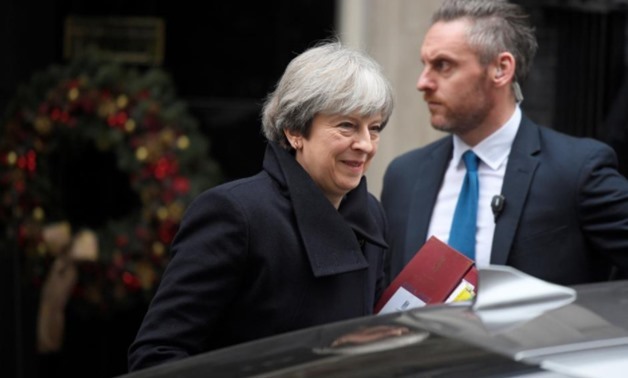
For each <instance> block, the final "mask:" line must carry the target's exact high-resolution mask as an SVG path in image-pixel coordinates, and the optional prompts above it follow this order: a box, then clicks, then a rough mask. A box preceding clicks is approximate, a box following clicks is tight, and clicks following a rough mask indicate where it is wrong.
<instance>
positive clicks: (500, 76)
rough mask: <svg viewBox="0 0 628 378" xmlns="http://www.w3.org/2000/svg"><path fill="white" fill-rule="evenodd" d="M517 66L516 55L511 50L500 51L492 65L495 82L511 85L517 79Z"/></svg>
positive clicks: (499, 84)
mask: <svg viewBox="0 0 628 378" xmlns="http://www.w3.org/2000/svg"><path fill="white" fill-rule="evenodd" d="M515 68H516V62H515V57H514V56H513V55H512V54H511V53H509V52H503V53H500V54H499V55H498V56H497V59H496V60H495V62H494V63H493V65H492V67H491V70H492V78H493V82H494V83H495V84H497V85H498V86H503V85H510V83H511V82H513V81H515Z"/></svg>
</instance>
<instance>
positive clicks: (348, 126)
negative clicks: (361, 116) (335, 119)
mask: <svg viewBox="0 0 628 378" xmlns="http://www.w3.org/2000/svg"><path fill="white" fill-rule="evenodd" d="M339 126H340V127H341V128H343V129H353V124H352V123H351V122H342V123H341V124H340V125H339Z"/></svg>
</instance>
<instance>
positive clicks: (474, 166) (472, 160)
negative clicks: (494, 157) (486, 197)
mask: <svg viewBox="0 0 628 378" xmlns="http://www.w3.org/2000/svg"><path fill="white" fill-rule="evenodd" d="M462 160H464V165H465V166H466V167H467V171H471V172H477V170H478V160H479V159H478V156H477V155H476V154H475V153H474V152H473V151H471V150H468V151H467V152H465V153H464V154H462Z"/></svg>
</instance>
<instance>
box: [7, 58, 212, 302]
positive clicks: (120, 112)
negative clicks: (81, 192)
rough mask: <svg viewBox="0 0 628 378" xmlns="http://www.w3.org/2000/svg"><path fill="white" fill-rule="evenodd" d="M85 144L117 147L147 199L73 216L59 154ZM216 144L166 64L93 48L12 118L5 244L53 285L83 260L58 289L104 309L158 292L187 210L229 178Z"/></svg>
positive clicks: (19, 97) (26, 88)
mask: <svg viewBox="0 0 628 378" xmlns="http://www.w3.org/2000/svg"><path fill="white" fill-rule="evenodd" d="M77 145H80V146H87V147H86V148H83V151H84V150H85V149H87V150H95V151H97V152H98V153H103V154H111V155H113V156H114V160H115V164H116V166H117V170H118V171H119V172H121V173H122V174H123V177H125V180H127V181H128V187H130V190H131V191H132V192H133V193H134V194H135V196H136V198H137V199H138V200H137V206H132V207H131V208H130V209H127V210H128V211H125V212H123V215H122V216H119V217H115V218H112V219H108V220H107V221H106V222H105V224H104V225H102V226H101V227H99V228H98V229H89V228H81V229H77V226H76V225H74V224H72V222H71V221H69V220H68V219H69V218H68V215H67V214H68V210H69V209H66V208H63V206H62V204H63V201H60V197H61V194H62V192H63V190H64V189H67V188H63V185H61V187H60V186H59V180H58V179H57V178H55V177H53V176H54V175H55V174H57V173H58V169H56V170H54V169H53V163H51V161H53V160H54V159H53V157H54V156H57V155H58V154H59V153H60V151H64V150H67V149H68V148H74V147H75V146H77ZM207 148H208V143H207V138H206V136H204V135H202V134H201V133H200V131H199V130H198V125H197V122H196V121H195V119H194V118H193V117H192V116H191V115H190V114H189V112H188V109H187V106H186V104H185V103H184V102H182V101H181V100H179V99H177V97H176V95H175V90H174V87H173V84H172V80H171V78H170V77H169V75H167V74H166V73H165V72H164V71H163V70H161V69H159V68H143V69H141V68H140V67H129V66H124V65H122V64H119V63H116V62H112V61H104V60H102V59H100V58H99V57H98V56H96V55H94V54H93V53H92V54H89V55H87V56H83V57H80V58H78V59H76V60H74V61H72V62H70V63H68V64H66V65H62V66H60V65H55V66H52V67H50V68H49V69H47V70H45V71H42V72H40V73H37V74H35V75H34V76H33V77H32V78H31V80H30V82H29V83H27V84H26V85H23V86H21V87H20V88H19V89H18V92H17V94H16V96H15V98H14V99H13V101H12V102H11V103H10V104H9V106H8V107H7V111H6V114H5V117H4V119H3V121H2V129H1V136H0V219H1V220H2V224H4V225H6V227H5V230H6V231H5V234H4V235H1V236H0V241H1V242H2V244H3V245H2V247H3V248H4V249H5V250H10V249H13V250H15V251H17V252H18V253H19V255H20V259H19V261H20V262H21V266H22V267H23V268H24V269H23V272H24V273H23V277H25V278H26V279H27V281H28V282H30V283H32V284H34V285H35V286H37V287H41V288H42V289H44V290H54V287H53V288H52V289H51V288H46V285H45V282H46V280H48V279H54V277H53V275H54V274H60V273H61V272H64V271H65V270H67V268H68V267H72V269H74V270H75V273H72V274H70V275H68V274H66V275H65V277H66V278H65V283H64V282H63V280H61V281H56V283H55V284H53V285H51V287H52V286H55V285H56V286H63V285H65V286H66V287H67V288H69V290H68V292H67V293H68V294H67V295H68V297H70V298H74V299H78V300H80V301H84V302H87V303H90V304H93V305H97V306H99V308H101V309H103V308H105V309H106V308H110V307H111V306H116V305H124V304H125V303H126V302H128V301H135V300H137V299H138V297H141V298H143V299H147V298H150V296H152V294H153V293H154V289H155V287H156V284H157V282H158V280H159V277H160V275H161V273H162V271H163V269H164V267H165V265H166V263H167V261H168V253H167V248H168V244H169V243H170V242H171V240H172V238H173V236H174V234H175V232H176V230H177V228H178V225H179V222H180V220H181V217H182V214H183V212H184V210H185V208H186V207H187V206H188V205H189V203H190V202H191V200H192V199H193V198H194V197H195V196H196V195H197V194H199V193H200V192H201V191H202V190H204V189H207V188H209V187H211V186H213V185H215V184H217V183H218V182H219V180H220V173H219V169H218V167H217V166H216V164H215V163H214V162H213V161H212V159H211V158H210V157H209V156H208V150H207ZM57 166H58V164H57ZM53 171H54V172H53ZM55 172H56V173H55ZM70 174H76V175H81V174H84V172H70ZM112 180H113V179H112ZM86 195H89V193H86ZM92 200H93V201H98V200H99V199H98V198H93V199H92ZM51 277H52V278H51ZM42 295H44V294H42ZM57 297H58V295H57Z"/></svg>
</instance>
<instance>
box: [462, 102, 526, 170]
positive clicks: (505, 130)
mask: <svg viewBox="0 0 628 378" xmlns="http://www.w3.org/2000/svg"><path fill="white" fill-rule="evenodd" d="M521 117H522V115H521V108H520V107H519V105H517V106H516V107H515V111H514V112H513V114H512V116H510V118H509V119H508V121H506V123H505V124H503V125H502V126H501V127H500V128H499V129H497V131H495V132H494V133H493V134H491V135H489V136H488V137H487V138H486V139H484V140H483V141H481V142H480V143H478V144H477V145H476V146H475V147H473V148H471V146H469V145H468V144H466V143H465V142H463V141H462V139H460V138H459V137H458V136H456V135H454V137H453V140H454V151H453V162H454V164H455V165H456V166H459V165H460V164H461V160H462V154H464V153H465V152H466V151H468V150H471V149H473V152H475V154H476V155H477V156H478V157H479V158H480V160H482V162H484V164H486V165H487V166H488V167H489V168H491V169H493V170H497V169H498V168H499V167H500V166H501V165H502V164H504V163H505V162H506V159H507V158H508V155H509V154H510V147H511V146H512V143H513V141H514V140H515V136H516V135H517V131H518V130H519V124H520V123H521Z"/></svg>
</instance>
